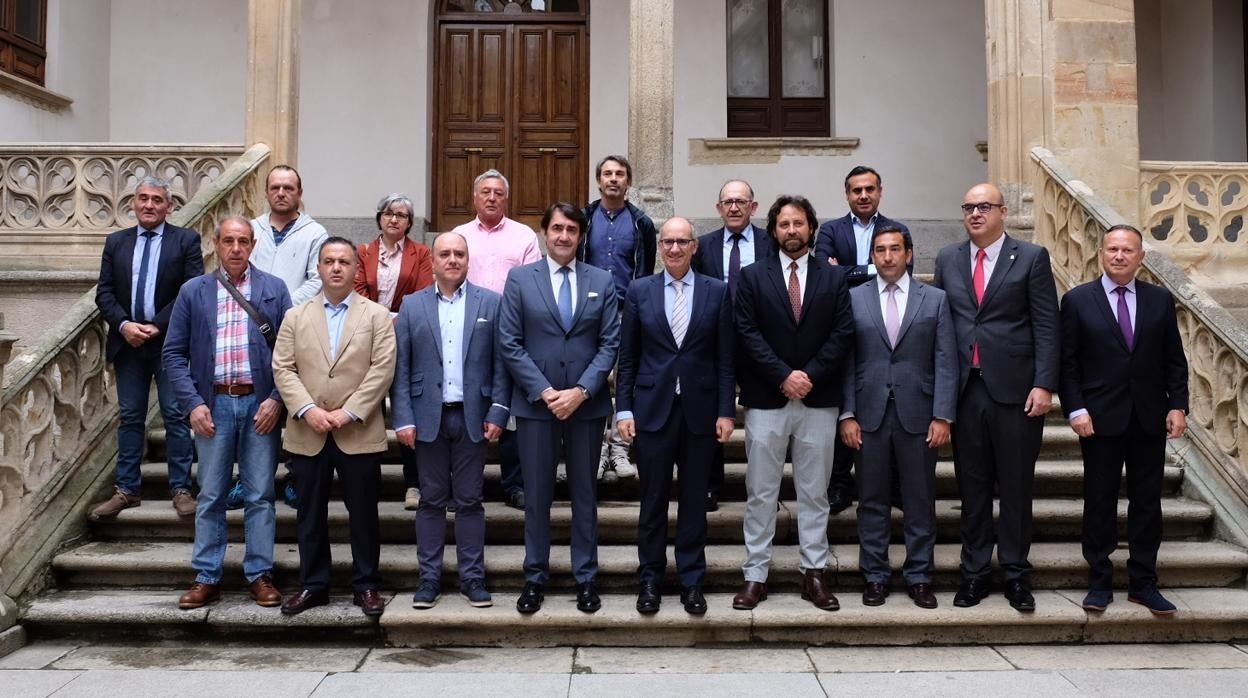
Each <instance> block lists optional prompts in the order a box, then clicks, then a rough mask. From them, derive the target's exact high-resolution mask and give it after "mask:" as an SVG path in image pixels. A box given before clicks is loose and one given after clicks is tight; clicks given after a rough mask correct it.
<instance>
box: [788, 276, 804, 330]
mask: <svg viewBox="0 0 1248 698" xmlns="http://www.w3.org/2000/svg"><path fill="white" fill-rule="evenodd" d="M789 306H790V307H791V308H792V309H793V321H794V322H801V321H802V285H801V284H800V283H798V281H797V262H789Z"/></svg>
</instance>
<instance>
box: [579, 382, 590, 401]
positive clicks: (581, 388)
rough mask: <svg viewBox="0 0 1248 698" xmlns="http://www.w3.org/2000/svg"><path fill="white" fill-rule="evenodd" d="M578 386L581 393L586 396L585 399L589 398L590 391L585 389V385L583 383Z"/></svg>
mask: <svg viewBox="0 0 1248 698" xmlns="http://www.w3.org/2000/svg"><path fill="white" fill-rule="evenodd" d="M576 387H577V388H579V389H580V391H581V395H583V396H585V399H586V400H588V399H589V391H588V390H586V389H585V386H583V385H578V386H576Z"/></svg>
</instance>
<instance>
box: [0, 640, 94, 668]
mask: <svg viewBox="0 0 1248 698" xmlns="http://www.w3.org/2000/svg"><path fill="white" fill-rule="evenodd" d="M76 647H78V645H76V644H73V643H65V642H39V643H35V644H32V645H26V646H25V647H22V648H20V649H18V650H16V651H14V652H13V653H12V654H9V655H7V656H4V657H0V669H42V668H44V667H46V666H48V665H49V664H51V663H52V662H55V661H56V660H58V659H60V658H61V657H63V656H65V654H66V653H68V652H69V651H71V650H73V649H74V648H76Z"/></svg>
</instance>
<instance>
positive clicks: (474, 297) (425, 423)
mask: <svg viewBox="0 0 1248 698" xmlns="http://www.w3.org/2000/svg"><path fill="white" fill-rule="evenodd" d="M437 293H438V286H437V284H434V285H432V286H426V287H425V288H423V289H421V290H419V291H417V292H415V293H412V294H410V295H408V296H407V297H405V298H404V299H403V305H402V306H401V307H400V308H399V315H398V317H397V318H396V320H395V328H394V330H395V340H396V341H395V343H396V345H397V353H398V357H397V362H396V364H395V367H394V383H393V384H392V385H391V386H390V405H391V415H392V417H393V420H394V426H395V427H400V426H404V425H408V424H414V425H416V440H417V441H423V442H425V443H428V442H431V441H433V440H434V439H436V438H437V437H438V431H439V429H440V428H441V424H442V380H443V374H442V360H443V357H442V333H441V330H440V329H439V322H438V298H437ZM501 300H502V299H501V298H500V296H499V295H498V294H497V293H494V292H493V291H490V290H489V289H484V288H481V287H480V286H474V285H472V284H470V283H468V282H467V281H465V282H464V304H465V305H464V339H463V342H461V343H460V347H461V360H462V361H463V363H462V364H461V365H462V366H463V369H464V386H463V387H464V421H465V422H466V428H467V430H468V438H470V439H472V441H473V442H474V443H479V442H480V441H481V439H482V438H484V427H483V424H484V423H485V422H489V423H491V424H497V425H498V426H500V427H501V426H505V425H506V424H507V408H506V405H507V403H508V401H509V400H510V399H511V376H510V375H509V374H508V373H507V369H506V367H505V366H504V365H503V356H502V354H501V353H499V351H498V350H497V346H496V341H495V339H496V336H497V331H498V310H499V306H500V305H501Z"/></svg>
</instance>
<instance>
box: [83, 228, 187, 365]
mask: <svg viewBox="0 0 1248 698" xmlns="http://www.w3.org/2000/svg"><path fill="white" fill-rule="evenodd" d="M138 233H139V229H138V227H137V226H132V227H129V228H126V229H124V230H118V231H116V232H114V233H110V234H109V235H108V237H107V238H105V239H104V253H103V255H102V256H101V258H100V280H99V282H98V284H97V285H96V287H95V305H96V307H98V308H99V309H100V313H101V314H102V315H103V316H104V320H105V321H106V322H107V323H108V343H107V345H106V349H105V351H106V355H107V357H108V360H109V361H112V360H113V359H115V358H116V357H117V352H119V351H121V349H122V347H128V346H130V345H129V344H126V340H124V339H122V336H121V330H120V328H121V323H122V322H125V321H126V320H133V319H134V318H132V317H131V313H130V311H131V309H132V307H133V305H134V304H133V302H132V301H133V297H132V295H131V293H132V289H131V288H130V284H131V283H133V281H132V277H133V276H134V271H133V270H134V247H135V243H137V242H138V238H139V235H138ZM149 273H155V274H156V294H155V295H156V299H155V305H156V308H155V310H156V317H154V318H152V324H153V325H156V326H157V327H159V328H160V334H158V335H156V337H155V338H154V339H152V340H151V341H149V342H147V344H144V346H147V345H149V344H150V345H152V346H154V347H157V348H159V347H160V344H161V342H162V341H164V339H165V338H166V337H167V336H168V334H169V316H170V314H171V313H172V312H173V301H174V299H175V298H177V296H178V290H179V289H181V288H182V284H185V283H186V282H187V281H189V280H191V279H193V278H195V277H197V276H199V275H200V274H203V273H204V255H203V252H201V251H200V249H199V233H197V232H195V231H194V230H191V229H190V228H182V227H179V226H176V225H173V224H172V223H170V222H169V221H165V232H164V233H162V234H161V242H160V260H159V262H158V263H157V264H156V267H155V268H154V269H150V270H149Z"/></svg>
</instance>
